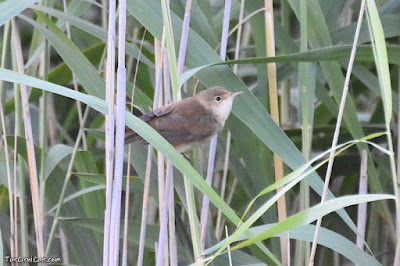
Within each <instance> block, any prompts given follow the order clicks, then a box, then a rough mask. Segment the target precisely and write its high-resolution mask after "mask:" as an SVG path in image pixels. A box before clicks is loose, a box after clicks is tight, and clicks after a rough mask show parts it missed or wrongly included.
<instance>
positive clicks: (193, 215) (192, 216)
mask: <svg viewBox="0 0 400 266" xmlns="http://www.w3.org/2000/svg"><path fill="white" fill-rule="evenodd" d="M191 7H192V0H188V1H186V8H185V16H184V18H183V24H182V35H181V42H180V46H179V56H178V69H177V74H178V76H180V75H181V74H182V72H183V68H184V66H185V58H186V47H187V42H188V38H189V24H190V11H191ZM179 95H180V94H178V96H179ZM165 97H167V94H166V95H165ZM177 100H181V99H180V98H178V99H177ZM183 182H184V188H185V195H186V205H187V208H188V209H187V212H188V217H189V228H190V235H191V238H192V246H193V254H194V260H195V262H199V261H201V260H203V257H202V255H201V244H200V234H199V221H198V217H197V211H196V201H195V195H194V190H193V185H192V184H191V183H190V182H189V179H188V178H187V177H186V176H183Z"/></svg>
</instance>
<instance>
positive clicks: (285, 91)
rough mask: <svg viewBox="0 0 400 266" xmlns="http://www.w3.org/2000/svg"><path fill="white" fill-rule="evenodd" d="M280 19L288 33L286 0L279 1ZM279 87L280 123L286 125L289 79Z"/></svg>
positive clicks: (287, 6) (288, 20) (288, 108)
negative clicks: (280, 92) (280, 91)
mask: <svg viewBox="0 0 400 266" xmlns="http://www.w3.org/2000/svg"><path fill="white" fill-rule="evenodd" d="M281 21H282V22H281V23H282V28H283V29H284V30H286V31H287V32H288V33H290V7H289V3H288V2H287V0H282V1H281ZM300 25H301V24H300ZM281 88H282V95H281V125H282V126H283V127H288V126H289V123H290V80H285V81H283V82H282V86H281Z"/></svg>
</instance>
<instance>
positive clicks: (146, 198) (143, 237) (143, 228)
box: [137, 145, 153, 266]
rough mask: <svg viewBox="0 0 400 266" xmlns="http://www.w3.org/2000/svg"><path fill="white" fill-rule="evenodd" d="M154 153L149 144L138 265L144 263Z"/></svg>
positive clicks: (140, 265)
mask: <svg viewBox="0 0 400 266" xmlns="http://www.w3.org/2000/svg"><path fill="white" fill-rule="evenodd" d="M152 154H153V148H152V147H151V146H150V145H149V147H148V150H147V163H146V174H145V179H144V189H143V207H142V221H141V226H140V240H139V254H138V261H137V265H138V266H142V265H143V255H144V244H145V240H146V221H147V213H148V212H147V206H148V201H149V191H150V170H151V157H152Z"/></svg>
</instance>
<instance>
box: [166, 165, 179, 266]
mask: <svg viewBox="0 0 400 266" xmlns="http://www.w3.org/2000/svg"><path fill="white" fill-rule="evenodd" d="M173 167H174V166H173V164H172V163H171V162H170V161H168V162H167V180H168V179H169V178H171V180H172V182H171V187H172V193H171V194H170V196H169V197H170V198H169V201H168V205H169V206H168V209H169V210H168V217H169V222H168V225H169V254H170V255H169V258H170V265H172V266H176V265H178V251H177V243H176V234H175V201H174V193H173V192H174V191H173V189H174V173H173V169H174V168H173ZM169 176H170V177H169Z"/></svg>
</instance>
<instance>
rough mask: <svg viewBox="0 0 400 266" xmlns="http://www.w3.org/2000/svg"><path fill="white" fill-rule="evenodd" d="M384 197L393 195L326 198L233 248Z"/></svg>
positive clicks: (242, 246)
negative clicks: (322, 201) (326, 199)
mask: <svg viewBox="0 0 400 266" xmlns="http://www.w3.org/2000/svg"><path fill="white" fill-rule="evenodd" d="M385 199H392V200H394V199H395V197H394V196H393V195H385V194H368V195H354V196H344V197H340V198H336V199H332V200H328V201H326V202H324V203H320V204H318V205H316V206H313V207H311V208H310V209H308V210H305V211H303V212H300V213H297V214H295V215H293V216H290V217H289V218H287V219H286V220H284V221H282V222H280V223H278V224H276V225H275V226H273V227H271V228H270V229H268V230H266V231H264V232H262V233H260V234H258V235H257V236H256V237H253V238H250V239H249V240H247V241H245V242H243V243H241V244H239V245H237V246H235V247H234V248H233V249H239V248H244V247H247V246H249V245H252V244H254V243H256V242H258V241H263V240H265V239H268V238H270V237H272V236H274V235H277V234H279V233H283V232H286V231H288V230H290V229H293V228H296V227H299V226H303V225H306V224H309V223H312V222H313V221H315V220H317V219H318V218H319V217H323V216H325V215H327V214H329V213H331V212H334V211H336V210H339V209H342V208H344V207H348V206H351V205H355V204H360V203H364V202H371V201H377V200H385Z"/></svg>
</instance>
